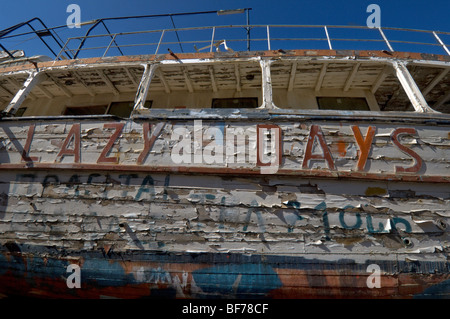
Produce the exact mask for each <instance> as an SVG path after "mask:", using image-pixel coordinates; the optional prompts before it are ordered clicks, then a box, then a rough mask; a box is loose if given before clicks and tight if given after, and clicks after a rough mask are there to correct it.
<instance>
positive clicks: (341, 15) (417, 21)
mask: <svg viewBox="0 0 450 319" xmlns="http://www.w3.org/2000/svg"><path fill="white" fill-rule="evenodd" d="M72 3H75V4H78V5H79V6H80V7H81V20H82V21H88V20H93V19H98V18H105V17H113V16H132V15H151V14H166V13H179V12H194V11H210V10H220V9H236V8H252V10H251V11H250V23H251V24H302V25H325V24H326V25H359V26H364V25H366V19H367V17H368V16H369V15H370V13H367V12H366V8H367V6H368V5H369V4H372V3H373V4H378V5H379V6H380V8H381V26H382V27H400V28H413V29H425V30H437V31H446V32H450V19H449V12H450V1H449V0H429V1H418V0H390V1H386V0H368V1H366V0H341V1H339V0H336V1H321V0H304V1H301V0H290V1H287V0H272V1H266V0H258V1H257V0H247V1H237V0H210V1H205V0H157V1H155V0H126V1H124V0H120V1H119V0H69V1H67V0H39V1H37V0H21V1H3V2H2V4H1V11H0V29H5V28H7V27H10V26H11V25H14V24H17V23H20V22H22V21H25V20H28V19H31V18H34V17H39V18H41V19H42V20H43V21H44V22H45V23H46V24H47V26H49V27H53V26H59V25H65V24H66V20H67V17H68V16H69V13H67V12H66V8H67V6H68V5H69V4H72ZM147 22H148V21H147ZM174 22H175V24H176V26H177V27H179V28H180V27H188V26H193V25H208V26H209V25H231V24H233V25H236V24H245V23H246V19H245V15H243V14H240V15H233V16H225V17H218V16H217V15H202V16H195V17H194V16H192V17H175V18H174ZM151 23H154V24H153V25H152V26H148V25H146V26H145V27H146V28H171V21H170V19H169V18H158V19H153V20H152V21H151ZM35 26H36V28H39V26H38V25H35ZM108 26H110V28H111V31H112V32H117V31H123V30H124V28H125V25H114V24H111V25H109V24H108ZM133 26H136V25H134V24H133V23H131V24H130V22H128V24H127V25H126V27H130V28H131V27H133ZM82 30H83V31H80V30H76V29H66V30H64V31H61V37H62V38H63V39H65V38H67V37H72V36H77V35H80V32H81V33H84V32H85V30H86V27H85V28H84V29H82ZM23 31H28V29H23ZM102 32H104V31H103V30H102ZM252 32H253V31H252ZM274 32H275V31H274ZM321 32H322V31H321ZM271 35H272V34H271ZM257 36H258V34H257V31H255V33H254V37H257ZM275 36H277V35H276V34H275V33H274V37H275ZM322 36H324V35H323V34H321V35H320V37H322ZM331 36H332V37H333V36H336V37H348V34H347V35H346V36H344V35H340V34H338V32H336V33H335V34H331ZM355 36H356V37H358V35H357V34H356V33H355ZM395 36H396V35H395V33H391V34H389V37H395ZM23 40H26V38H24V39H23ZM23 40H22V41H23ZM183 40H184V39H183ZM408 40H411V41H413V40H416V38H413V39H408ZM417 40H418V41H422V40H423V39H421V38H420V39H419V38H418V39H417ZM4 41H6V40H3V41H0V43H2V44H3V45H5V46H6V47H8V48H9V47H13V48H14V49H20V48H21V45H22V43H21V42H19V41H16V42H13V41H12V40H8V41H6V42H4ZM430 41H433V39H431V40H430ZM444 41H445V42H446V43H450V36H445V37H444ZM23 46H24V47H25V46H26V43H24V44H23ZM275 48H276V47H275ZM401 49H402V47H400V50H398V51H402V50H401ZM436 49H440V48H439V47H437V48H436ZM33 53H34V52H33ZM43 53H44V54H47V52H43ZM437 53H440V54H444V52H443V51H442V52H437Z"/></svg>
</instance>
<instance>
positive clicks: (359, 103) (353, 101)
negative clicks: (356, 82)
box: [317, 97, 370, 111]
mask: <svg viewBox="0 0 450 319" xmlns="http://www.w3.org/2000/svg"><path fill="white" fill-rule="evenodd" d="M317 104H318V105H319V110H339V111H370V108H369V104H368V103H367V100H366V99H365V98H363V97H361V98H359V97H318V98H317Z"/></svg>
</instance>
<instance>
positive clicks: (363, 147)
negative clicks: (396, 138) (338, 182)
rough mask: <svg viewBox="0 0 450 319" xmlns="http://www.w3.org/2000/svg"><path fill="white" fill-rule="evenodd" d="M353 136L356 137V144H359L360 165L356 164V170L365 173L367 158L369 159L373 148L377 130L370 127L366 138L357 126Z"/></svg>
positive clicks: (353, 128)
mask: <svg viewBox="0 0 450 319" xmlns="http://www.w3.org/2000/svg"><path fill="white" fill-rule="evenodd" d="M352 130H353V135H354V136H355V140H356V143H357V144H358V148H359V152H358V163H357V164H356V169H357V170H358V171H363V170H364V167H365V166H366V162H367V158H368V157H369V153H370V149H371V147H372V141H373V137H374V136H375V131H376V128H375V127H373V126H369V127H368V128H367V133H366V137H365V138H364V137H363V136H362V135H361V131H360V130H359V127H358V126H356V125H353V126H352Z"/></svg>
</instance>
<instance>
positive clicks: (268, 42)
mask: <svg viewBox="0 0 450 319" xmlns="http://www.w3.org/2000/svg"><path fill="white" fill-rule="evenodd" d="M267 48H268V50H270V32H269V26H267Z"/></svg>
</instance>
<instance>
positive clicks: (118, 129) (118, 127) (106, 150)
mask: <svg viewBox="0 0 450 319" xmlns="http://www.w3.org/2000/svg"><path fill="white" fill-rule="evenodd" d="M124 125H125V123H106V124H104V125H103V128H114V129H116V130H115V132H114V133H113V134H112V135H111V137H110V138H109V141H108V143H107V144H106V146H105V148H104V149H103V152H102V153H101V154H100V156H99V157H98V160H97V163H114V164H117V163H119V158H118V157H106V155H107V154H108V153H109V152H110V151H111V148H112V147H113V145H114V143H115V142H116V140H117V138H118V137H119V135H120V133H122V129H123V127H124Z"/></svg>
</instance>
